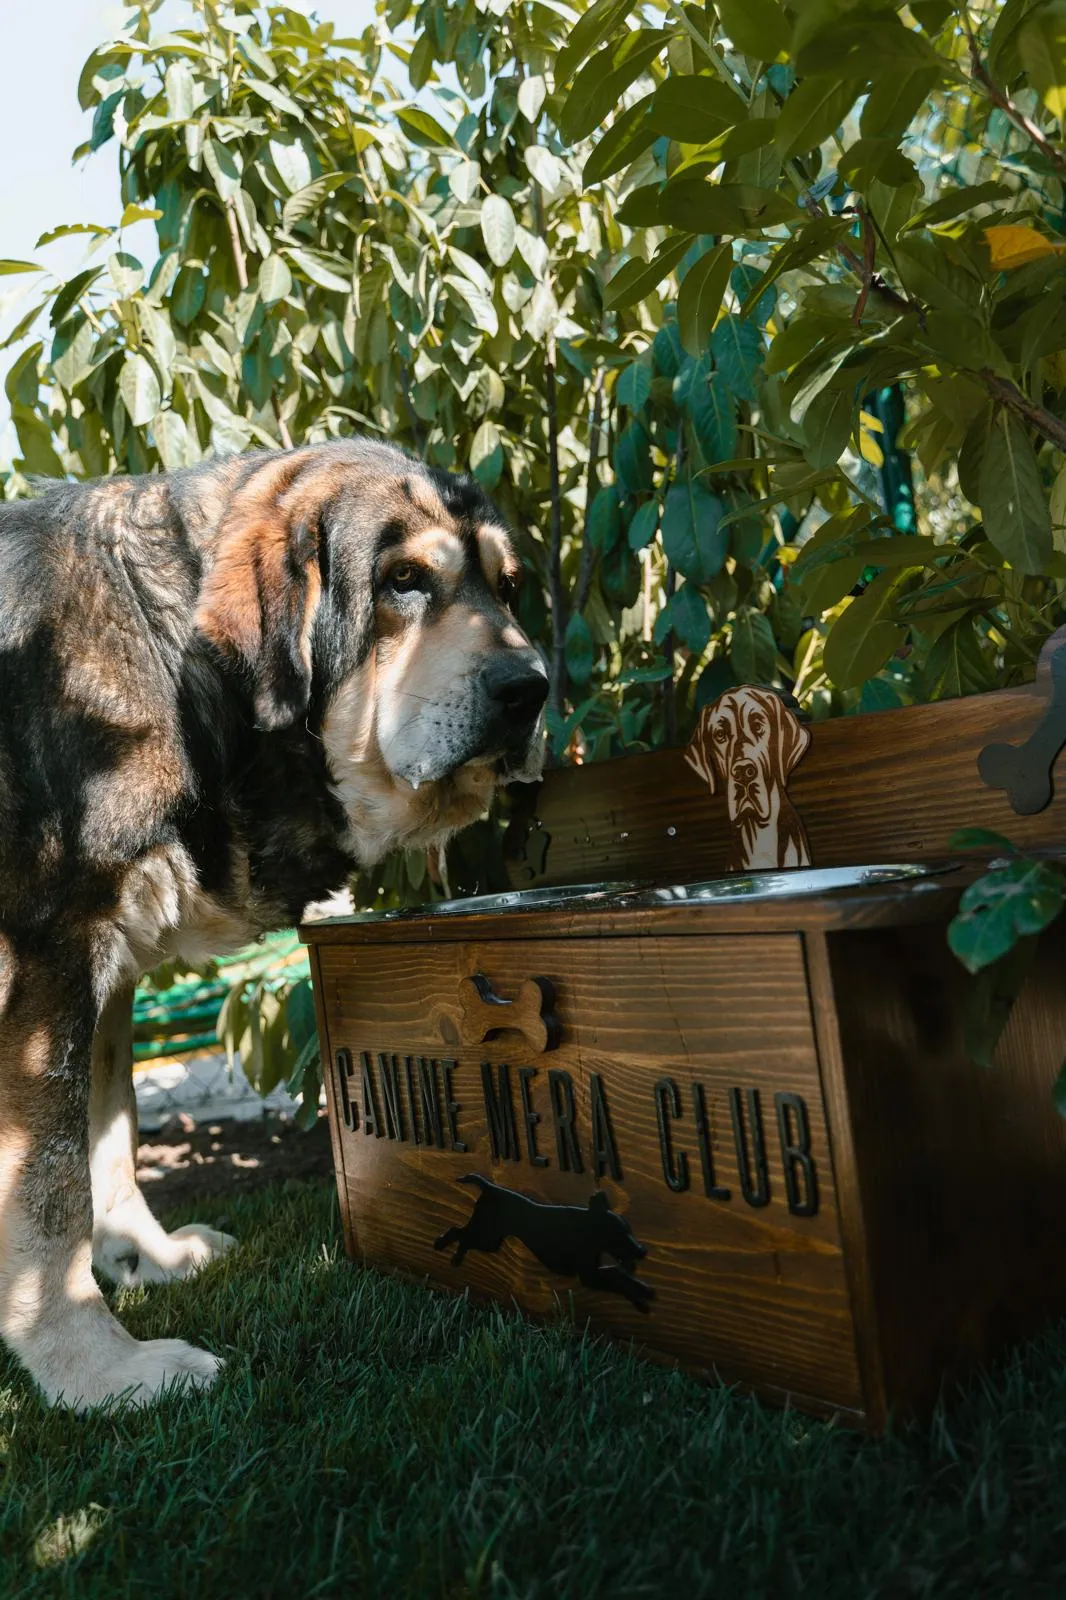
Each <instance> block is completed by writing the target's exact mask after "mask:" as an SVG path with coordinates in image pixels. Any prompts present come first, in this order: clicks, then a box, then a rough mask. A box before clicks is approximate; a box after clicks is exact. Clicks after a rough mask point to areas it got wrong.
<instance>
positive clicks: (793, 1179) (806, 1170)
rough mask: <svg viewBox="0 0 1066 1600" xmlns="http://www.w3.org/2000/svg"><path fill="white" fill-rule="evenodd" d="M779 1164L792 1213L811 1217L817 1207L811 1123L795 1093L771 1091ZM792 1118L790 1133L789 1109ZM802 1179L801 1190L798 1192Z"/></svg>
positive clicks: (805, 1109)
mask: <svg viewBox="0 0 1066 1600" xmlns="http://www.w3.org/2000/svg"><path fill="white" fill-rule="evenodd" d="M774 1106H775V1108H776V1110H777V1132H778V1137H779V1138H780V1140H781V1164H782V1166H783V1167H784V1169H785V1194H786V1195H787V1197H788V1209H789V1210H790V1211H791V1212H792V1215H793V1216H794V1217H813V1216H814V1215H815V1214H816V1213H817V1210H818V1177H817V1174H816V1173H815V1170H814V1158H813V1156H812V1155H811V1125H810V1120H809V1118H808V1116H807V1107H806V1104H805V1103H804V1101H803V1100H802V1099H801V1097H800V1096H799V1095H798V1094H784V1093H783V1094H775V1095H774ZM790 1112H791V1113H792V1116H793V1117H794V1118H795V1128H796V1131H795V1136H794V1137H793V1134H792V1128H791V1124H790V1118H789V1113H790ZM799 1180H802V1186H803V1192H802V1194H801V1193H800V1181H799Z"/></svg>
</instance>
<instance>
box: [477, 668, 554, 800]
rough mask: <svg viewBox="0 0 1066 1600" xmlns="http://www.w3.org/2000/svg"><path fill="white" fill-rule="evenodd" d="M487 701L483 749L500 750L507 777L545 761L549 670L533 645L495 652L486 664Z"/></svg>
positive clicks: (483, 672) (484, 686)
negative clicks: (542, 748) (542, 757)
mask: <svg viewBox="0 0 1066 1600" xmlns="http://www.w3.org/2000/svg"><path fill="white" fill-rule="evenodd" d="M481 694H482V697H483V703H484V707H485V714H484V723H483V726H482V731H481V736H480V740H479V742H480V744H481V749H480V750H479V751H478V752H477V754H478V755H489V756H493V755H494V756H496V757H497V758H498V760H499V767H500V773H501V776H502V777H505V778H514V777H521V776H524V775H525V774H526V772H527V771H530V770H531V769H532V768H533V767H536V768H537V771H536V772H534V773H533V776H537V775H538V773H539V767H540V745H541V743H542V740H543V729H542V725H541V724H542V713H543V710H544V704H545V701H546V700H547V698H548V675H547V673H546V672H545V670H544V666H543V663H542V662H541V659H540V657H539V656H538V655H537V654H536V652H535V651H533V650H528V651H527V650H508V651H507V652H505V653H501V654H499V655H495V656H491V657H490V658H489V660H488V661H487V662H486V664H485V666H484V667H483V668H482V670H481Z"/></svg>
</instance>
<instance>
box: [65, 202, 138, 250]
mask: <svg viewBox="0 0 1066 1600" xmlns="http://www.w3.org/2000/svg"><path fill="white" fill-rule="evenodd" d="M162 215H163V213H162V212H161V211H157V210H156V209H155V207H154V206H137V205H133V204H132V202H131V203H130V204H129V205H128V206H127V207H126V209H125V211H124V212H123V213H122V216H121V218H120V220H119V227H120V228H129V227H131V226H132V225H133V223H135V222H155V221H156V219H157V218H158V217H161V216H162ZM89 231H90V232H93V233H97V232H101V231H102V230H100V229H96V228H91V227H90V228H89ZM38 243H40V241H39V240H38Z"/></svg>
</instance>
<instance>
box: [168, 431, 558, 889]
mask: <svg viewBox="0 0 1066 1600" xmlns="http://www.w3.org/2000/svg"><path fill="white" fill-rule="evenodd" d="M186 492H187V494H188V497H189V499H190V500H191V501H192V500H194V501H195V504H194V506H193V511H194V513H195V514H196V515H197V516H198V517H199V518H200V519H201V520H202V521H203V522H204V523H205V524H208V525H209V526H210V524H211V523H214V531H213V532H209V533H208V534H206V535H205V539H204V567H205V572H204V578H203V581H202V583H201V589H200V598H199V605H198V610H197V615H196V625H197V629H198V632H199V634H200V636H201V637H202V638H203V639H204V640H206V641H207V643H208V646H209V648H211V649H212V650H214V651H215V652H216V654H217V655H219V656H221V657H222V658H223V660H224V661H225V662H227V663H228V664H229V667H230V669H231V670H232V671H233V672H234V673H235V674H236V675H237V676H238V677H239V678H240V679H241V680H242V681H243V682H244V684H245V686H246V693H247V696H248V700H249V714H250V719H251V721H252V723H253V725H254V727H255V728H256V729H258V730H259V731H261V732H267V733H271V732H273V733H283V732H284V730H286V729H289V728H294V727H303V726H305V725H306V728H307V729H308V731H309V732H310V733H311V734H312V735H314V737H315V738H317V739H319V740H321V743H322V745H323V746H324V748H325V753H326V758H327V762H328V765H329V767H330V769H331V773H332V777H333V783H334V789H335V792H336V794H337V795H338V797H339V799H340V800H341V802H342V804H343V805H344V808H345V811H346V813H347V817H348V823H349V834H350V843H351V845H352V848H353V851H354V853H355V855H356V856H357V858H358V859H359V860H360V861H361V862H363V863H364V864H367V865H369V864H371V863H373V862H375V861H378V860H380V859H381V858H382V857H383V856H384V855H385V854H386V853H387V852H388V851H389V850H390V849H392V848H393V847H395V846H397V845H403V846H406V847H422V846H430V845H437V844H440V843H442V842H443V841H444V840H445V839H446V838H447V837H448V836H449V835H450V834H451V833H453V832H454V831H455V830H456V829H457V828H459V827H462V826H465V825H466V824H467V823H469V822H472V821H473V820H474V819H475V818H476V817H478V816H480V815H481V814H483V812H484V811H485V810H486V809H487V807H488V805H489V802H490V801H491V799H492V795H493V792H494V789H495V787H496V784H497V782H499V781H501V780H507V779H518V780H520V781H527V782H528V781H533V780H535V779H536V778H538V777H539V776H540V771H541V765H542V761H543V744H544V737H543V735H544V725H543V707H544V703H545V700H546V699H547V695H548V680H547V674H546V671H545V668H544V666H543V664H542V662H541V659H540V657H539V655H538V654H537V652H536V651H535V650H534V649H533V647H532V645H531V644H530V642H529V640H528V639H527V637H526V635H525V634H524V633H523V632H522V629H521V628H520V627H519V625H518V623H517V621H516V620H515V615H514V610H513V605H514V601H515V598H516V596H517V592H518V586H519V583H520V581H521V571H522V569H521V564H520V562H519V561H518V559H517V557H516V555H515V553H514V550H513V548H512V545H511V541H510V538H509V536H508V533H507V529H506V527H505V525H504V523H503V521H502V519H501V517H500V515H499V513H498V512H497V511H496V509H495V507H494V506H493V505H492V503H491V501H490V500H489V499H488V498H487V496H486V495H485V494H484V492H483V491H482V490H481V488H480V486H479V485H478V484H477V483H476V482H475V481H474V480H473V479H472V478H469V477H462V476H457V475H454V474H451V473H447V472H443V471H439V470H437V469H433V468H429V467H426V466H423V465H422V464H421V463H420V462H417V461H415V460H413V459H412V458H411V457H409V456H407V455H405V454H404V453H403V452H402V451H400V450H397V449H394V448H392V447H391V446H387V445H383V444H378V443H376V442H374V441H368V440H344V441H340V440H338V441H336V442H334V443H331V444H326V445H315V446H310V447H308V448H306V449H300V450H295V451H288V452H285V453H284V454H281V453H277V452H271V453H263V454H260V455H258V456H251V457H241V458H237V460H236V462H235V463H234V464H233V465H232V466H230V465H229V464H228V463H227V464H226V467H225V468H224V469H223V470H222V471H219V470H218V469H216V471H215V475H214V477H213V478H211V479H210V480H206V481H205V485H204V486H198V483H197V481H196V480H195V479H191V480H190V483H189V487H188V489H187V491H186Z"/></svg>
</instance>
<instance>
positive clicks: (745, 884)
mask: <svg viewBox="0 0 1066 1600" xmlns="http://www.w3.org/2000/svg"><path fill="white" fill-rule="evenodd" d="M950 870H951V864H948V865H942V864H938V865H935V866H930V865H925V864H922V863H918V862H910V863H902V864H899V865H893V866H872V867H814V868H802V867H799V868H795V869H790V870H787V871H781V872H748V873H735V874H733V875H732V876H730V877H727V878H713V879H711V880H709V881H708V882H706V883H682V884H674V885H671V886H670V887H668V888H657V887H656V886H655V885H654V884H649V883H641V882H621V883H581V884H574V885H572V886H569V887H560V888H555V889H508V890H505V891H504V892H503V893H501V894H479V895H473V896H471V898H470V899H469V900H438V901H436V902H435V903H431V904H428V905H421V906H404V907H402V908H399V909H397V910H395V911H361V912H359V913H357V914H356V915H355V916H354V917H339V918H337V919H335V920H337V921H338V922H360V923H363V922H397V921H401V920H404V919H409V920H414V919H416V918H417V919H419V920H421V919H422V918H424V917H466V916H476V915H483V914H484V913H486V912H493V913H495V912H503V911H506V912H510V913H512V914H513V913H515V912H525V911H592V910H603V911H613V910H616V909H622V908H629V907H652V906H665V905H686V906H698V905H728V904H730V903H731V902H735V901H738V900H744V901H752V900H774V899H798V898H800V897H802V896H807V895H814V894H833V893H835V892H838V891H839V890H842V889H862V888H872V887H875V886H878V885H880V884H885V883H905V882H920V881H921V880H923V879H926V878H932V877H936V876H937V875H939V874H940V873H943V872H948V871H950ZM329 920H331V921H332V920H334V919H332V918H331V919H329Z"/></svg>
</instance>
